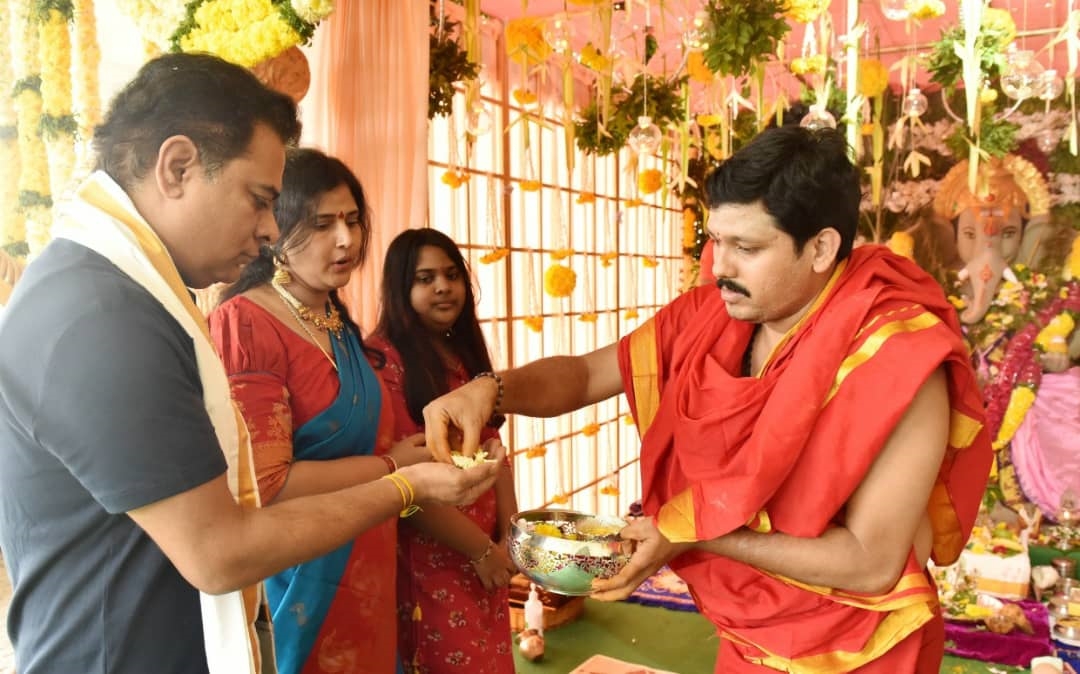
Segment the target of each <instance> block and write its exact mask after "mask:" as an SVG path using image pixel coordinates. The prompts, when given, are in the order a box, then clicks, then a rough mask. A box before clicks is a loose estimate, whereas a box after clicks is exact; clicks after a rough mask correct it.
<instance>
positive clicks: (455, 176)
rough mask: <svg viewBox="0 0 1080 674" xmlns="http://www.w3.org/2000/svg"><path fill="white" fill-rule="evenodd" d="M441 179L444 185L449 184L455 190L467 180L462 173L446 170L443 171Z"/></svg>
mask: <svg viewBox="0 0 1080 674" xmlns="http://www.w3.org/2000/svg"><path fill="white" fill-rule="evenodd" d="M440 180H441V181H442V183H443V184H444V185H449V186H450V189H455V190H456V189H457V188H459V187H461V186H462V185H463V184H464V183H465V180H464V178H463V177H462V175H461V174H460V173H457V172H456V171H445V172H443V174H442V178H440Z"/></svg>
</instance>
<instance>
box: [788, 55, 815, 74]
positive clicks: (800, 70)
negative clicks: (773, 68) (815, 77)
mask: <svg viewBox="0 0 1080 674" xmlns="http://www.w3.org/2000/svg"><path fill="white" fill-rule="evenodd" d="M788 68H790V70H791V72H793V73H795V74H796V75H805V74H806V73H807V72H809V69H810V64H809V63H808V62H807V60H806V59H804V58H803V57H801V56H796V57H795V58H793V59H791V65H789V66H788Z"/></svg>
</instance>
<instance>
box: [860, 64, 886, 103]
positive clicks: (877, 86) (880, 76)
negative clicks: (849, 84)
mask: <svg viewBox="0 0 1080 674" xmlns="http://www.w3.org/2000/svg"><path fill="white" fill-rule="evenodd" d="M888 86H889V69H888V68H886V67H885V64H884V63H882V62H881V61H879V60H878V59H862V60H860V61H859V93H860V94H861V95H862V96H864V97H866V98H874V97H875V96H880V95H881V94H883V93H885V89H886V88H888Z"/></svg>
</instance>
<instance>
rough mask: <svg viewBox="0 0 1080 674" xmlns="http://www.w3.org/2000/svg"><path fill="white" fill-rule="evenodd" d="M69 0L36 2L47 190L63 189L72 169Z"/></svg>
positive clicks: (57, 190) (72, 124)
mask: <svg viewBox="0 0 1080 674" xmlns="http://www.w3.org/2000/svg"><path fill="white" fill-rule="evenodd" d="M72 11H73V7H72V5H71V3H70V2H69V1H64V0H59V1H57V0H44V2H40V3H39V4H38V5H37V19H38V20H39V21H40V25H39V29H38V30H39V32H38V38H39V43H38V44H39V49H40V60H41V121H40V130H41V136H42V139H43V140H44V141H45V151H46V155H47V157H48V161H49V191H50V193H51V194H53V195H60V194H62V193H63V192H64V190H65V188H66V187H67V185H68V182H69V181H70V180H71V175H72V172H73V171H74V170H75V131H76V125H75V116H74V114H73V113H72V102H71V36H70V34H69V33H68V21H70V20H71V17H72Z"/></svg>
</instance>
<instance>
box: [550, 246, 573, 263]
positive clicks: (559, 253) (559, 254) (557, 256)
mask: <svg viewBox="0 0 1080 674" xmlns="http://www.w3.org/2000/svg"><path fill="white" fill-rule="evenodd" d="M573 254H574V249H573V248H556V249H555V250H553V251H551V259H552V260H555V261H556V262H558V261H559V260H565V259H566V258H568V257H570V256H571V255H573Z"/></svg>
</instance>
